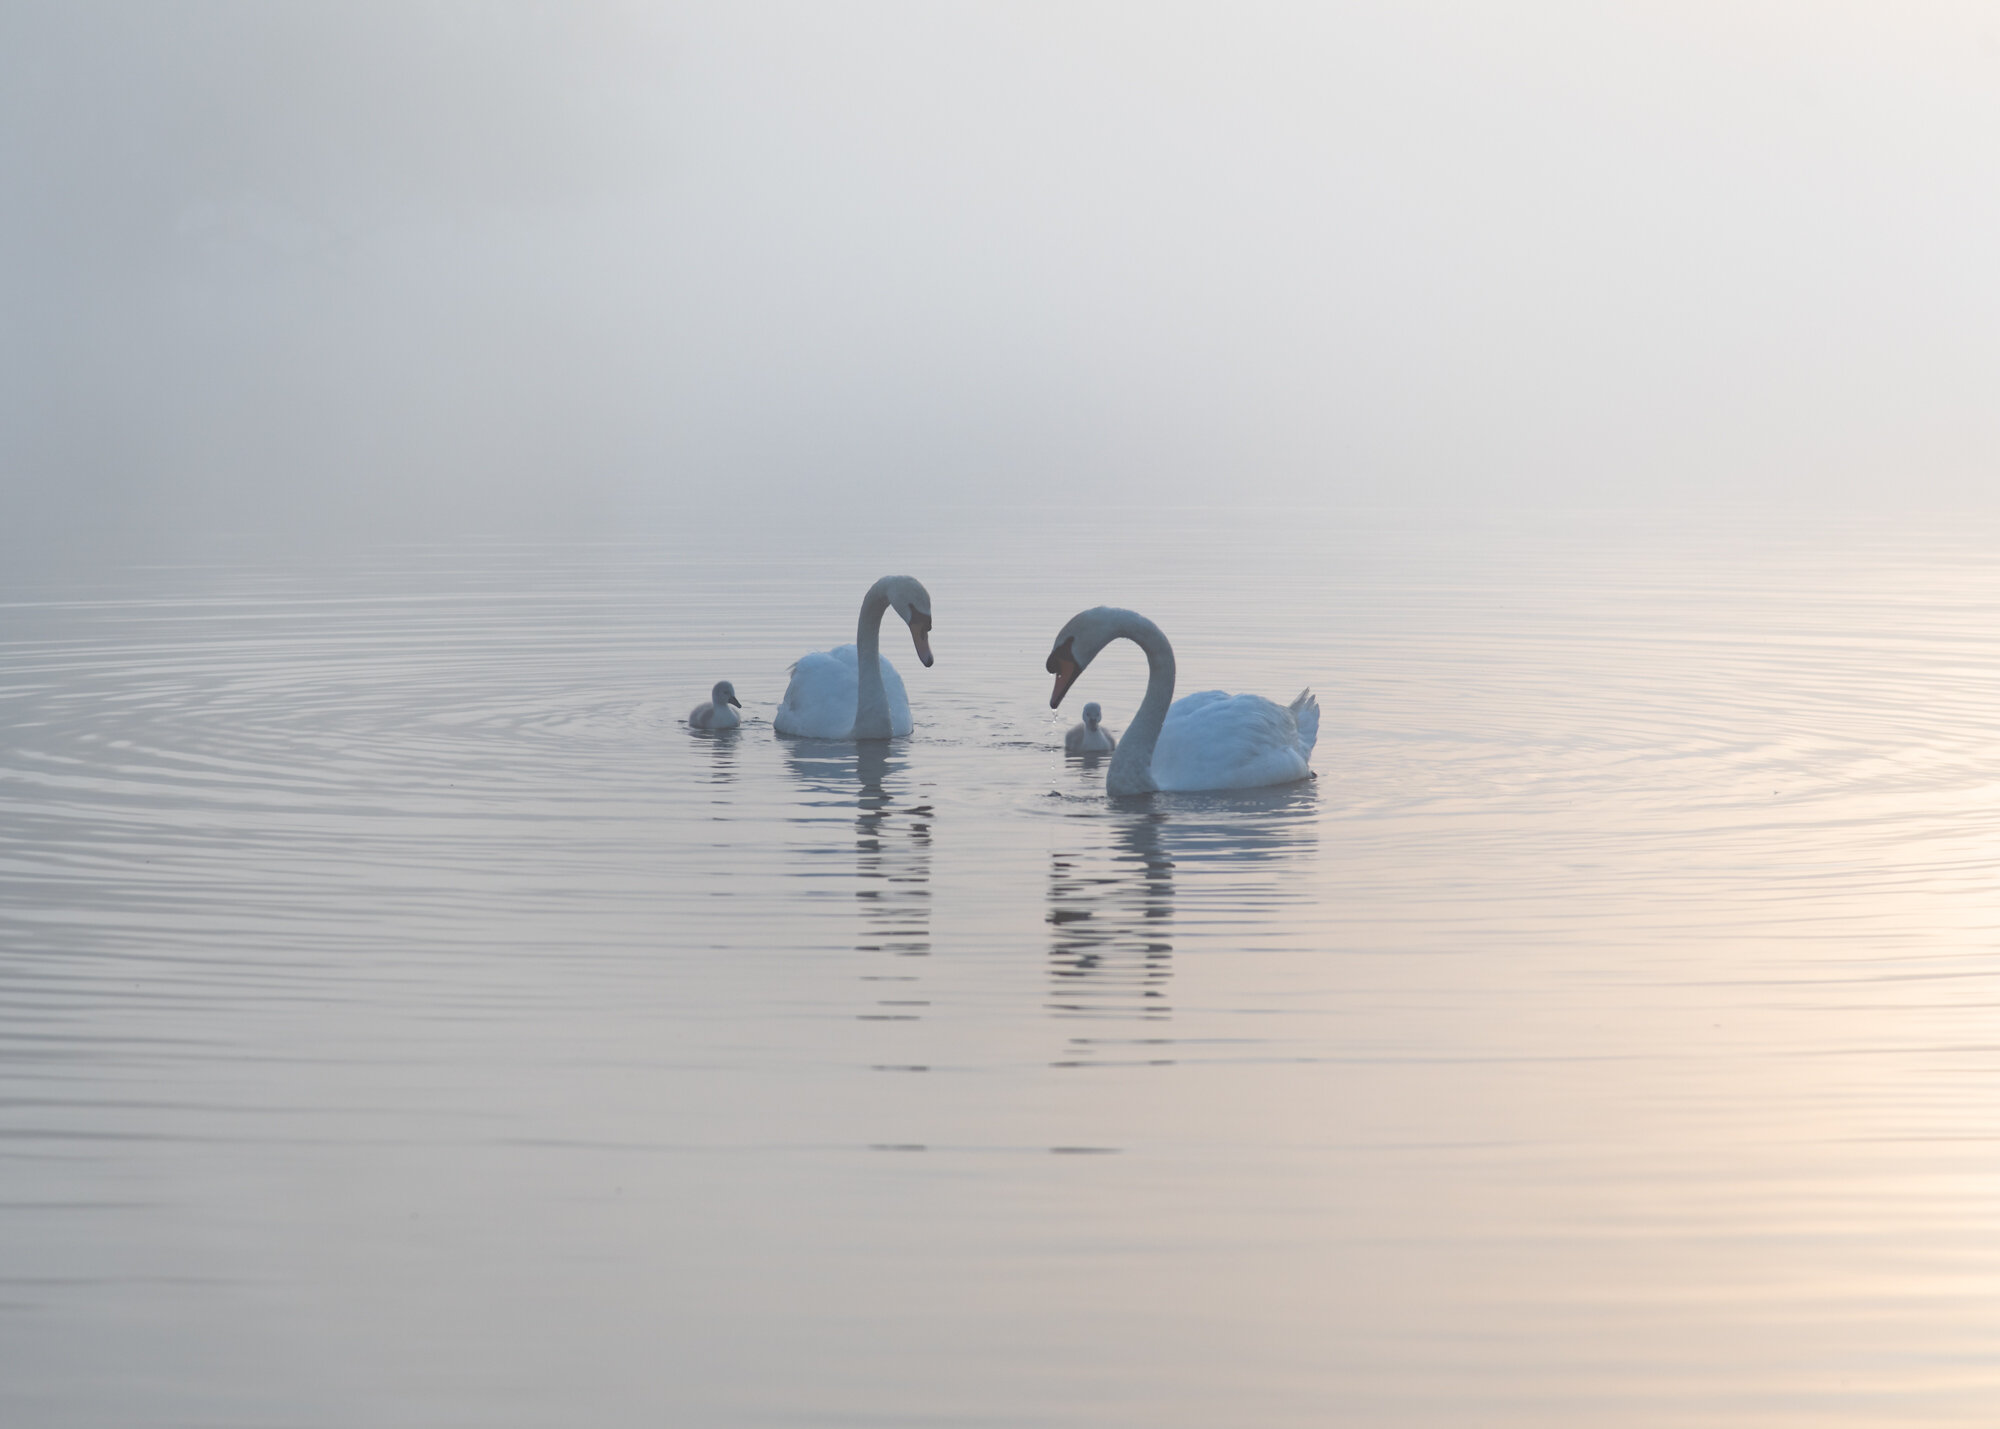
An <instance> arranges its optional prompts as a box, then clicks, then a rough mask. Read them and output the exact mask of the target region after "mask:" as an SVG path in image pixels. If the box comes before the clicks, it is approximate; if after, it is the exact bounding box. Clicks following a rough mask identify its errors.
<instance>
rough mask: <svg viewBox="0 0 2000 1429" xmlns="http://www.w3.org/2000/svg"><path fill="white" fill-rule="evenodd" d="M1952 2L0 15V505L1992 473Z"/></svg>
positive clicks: (1989, 79)
mask: <svg viewBox="0 0 2000 1429" xmlns="http://www.w3.org/2000/svg"><path fill="white" fill-rule="evenodd" d="M1996 135H2000V11H1996V10H1995V9H1994V8H1993V7H1991V6H1989V5H1977V4H1943V3H1934V4H1925V3H1906V4H1898V5H1893V6H1892V5H1887V4H1868V5H1862V4H1841V3H1831V0H1814V3H1769V0H1747V2H1746V0H1732V3H1687V0H1680V3H1659V4H1626V5H1618V6H1605V5H1601V4H1590V3H1574V4H1570V3H1560V0H1522V3H1515V4H1509V5H1504V6H1503V5H1493V4H1490V3H1448V2H1447V3H1429V4H1426V3H1381V4H1374V3H1369V4H1351V5H1337V4H1311V5H1298V6H1279V5H1262V6H1257V5H1244V4H1228V5H1222V4H1214V5H1205V6H1194V5H1185V4H1180V5H1174V4H1162V3H1148V4H1132V5H1118V6H1113V5H1089V4H1074V3H1063V4H1049V5H1034V4H1020V3H1009V4H1004V5H1002V4H992V5H979V6H975V5H952V4H943V3H928V2H927V3H911V4H906V5H883V4H838V5H834V4H825V3H807V4H798V5H768V4H746V3H728V4H720V3H718V4H715V5H710V6H699V7H684V6H675V5H641V4H633V5H615V6H614V5H595V6H593V5H576V4H561V5H557V4H548V5H514V6H503V5H497V4H485V3H471V2H470V0H466V3H451V4H445V3H435V4H411V3H407V0H397V3H385V4H357V3H353V0H338V3H288V4H284V5H277V6H272V5H265V4H252V3H243V4H195V3H171V4H127V5H101V4H91V3H77V0H60V3H47V4H41V3H25V0H13V3H10V4H9V5H7V6H6V7H4V9H0V245H4V247H0V482H4V488H0V489H4V492H5V495H6V504H7V506H8V507H9V508H11V509H12V512H13V519H12V521H11V522H10V524H11V525H12V526H13V528H14V530H15V533H16V536H17V538H18V536H19V533H20V532H22V531H34V530H38V529H42V528H44V527H47V528H50V529H53V528H56V527H63V526H76V525H77V524H78V523H83V524H86V525H87V524H88V523H90V522H92V521H99V520H113V521H122V522H126V523H131V522H158V523H164V524H176V523H178V524H183V525H193V526H200V525H204V524H212V523H217V522H221V523H225V524H227V523H249V524H253V525H254V524H258V523H270V524H274V525H287V524H312V523H340V522H345V521H355V520H360V521H363V522H368V523H374V524H378V525H380V524H385V523H387V524H393V523H395V522H397V521H400V520H402V519H404V518H405V517H407V518H408V519H409V520H410V521H411V522H412V523H413V525H417V526H422V527H425V528H426V529H454V528H465V529H473V528H478V527H483V526H496V525H497V526H507V525H518V524H521V523H536V522H541V521H545V520H548V519H552V518H557V517H561V518H567V517H568V516H569V515H570V514H571V513H573V512H578V511H580V512H581V513H582V515H581V516H580V517H578V518H577V519H580V520H583V521H586V522H588V521H602V520H612V521H617V522H621V523H622V522H629V521H639V522H644V521H649V520H658V519H665V518H668V517H670V516H672V514H673V513H675V512H676V511H679V510H683V509H685V508H689V507H692V508H696V509H699V508H703V507H705V506H708V505H712V504H716V503H728V502H731V501H735V500H739V499H743V498H744V497H745V496H746V495H747V494H752V493H754V494H755V497H756V499H758V500H765V501H768V500H774V499H783V500H787V501H791V502H795V503H800V504H804V505H806V506H810V505H811V504H813V503H819V502H846V501H855V500H877V499H880V500H909V499H920V500H928V501H933V502H937V503H940V504H945V503H951V504H962V503H968V502H974V503H976V502H978V501H982V500H987V499H996V500H1041V499H1050V500H1054V499H1064V500H1068V499H1073V498H1074V497H1075V495H1076V494H1077V493H1086V494H1087V495H1088V499H1091V500H1118V499H1130V500H1142V499H1162V500H1172V501H1200V500H1214V499H1251V500H1261V501H1268V502H1270V503H1273V504H1283V503H1286V502H1293V501H1314V502H1327V503H1360V504H1390V505H1404V504H1410V505H1420V506H1437V505H1458V504H1471V505H1485V506H1490V505H1496V504H1497V505H1502V506H1515V505H1529V506H1534V505H1573V504H1584V505H1599V504H1615V505H1634V504H1639V505H1650V504H1686V503H1691V502H1692V503H1703V502H1711V501H1724V502H1733V501H1749V502H1756V503H1763V504H1778V505H1784V504H1789V503H1802V504H1806V505H1813V506H1817V505H1820V504H1829V503H1830V504H1837V505H1859V506H1863V507H1868V506H1873V505H1887V506H1898V505H1905V504H1909V503H1916V504H1920V505H1921V504H1942V505H1964V504H1971V505H1981V504H1989V505H1990V504H1991V503H1992V502H1993V500H1994V493H1996V492H2000V480H1996V476H2000V472H1996V470H1995V468H1996V453H2000V401H1996V400H1995V394H1996V393H2000V145H1996V141H1995V137H1994V136H1996Z"/></svg>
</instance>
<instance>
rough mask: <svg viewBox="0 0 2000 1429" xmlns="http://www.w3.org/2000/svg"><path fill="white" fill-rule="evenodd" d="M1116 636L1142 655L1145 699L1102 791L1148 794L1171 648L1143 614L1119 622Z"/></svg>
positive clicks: (1170, 685)
mask: <svg viewBox="0 0 2000 1429" xmlns="http://www.w3.org/2000/svg"><path fill="white" fill-rule="evenodd" d="M1116 634H1117V635H1122V636H1124V637H1125V638H1126V639H1127V640H1130V641H1131V642H1132V643H1133V644H1134V645H1137V646H1138V647H1139V648H1140V649H1141V650H1143V651H1145V652H1146V669H1147V672H1148V679H1147V680H1146V698H1145V699H1143V700H1141V701H1140V702H1139V708H1138V710H1137V711H1136V712H1135V713H1134V714H1133V716H1132V722H1131V723H1130V724H1128V725H1126V726H1125V737H1124V738H1123V739H1121V740H1119V741H1118V748H1117V750H1116V752H1114V753H1113V754H1112V756H1111V768H1110V770H1109V771H1108V772H1107V773H1106V775H1105V777H1104V788H1105V791H1106V792H1107V793H1111V794H1150V793H1152V792H1153V791H1154V790H1155V789H1157V788H1159V787H1160V786H1159V785H1158V784H1155V783H1154V782H1153V746H1154V745H1156V744H1158V743H1159V742H1160V729H1161V727H1162V726H1164V725H1165V724H1166V722H1167V708H1168V706H1170V705H1172V704H1173V702H1174V647H1173V646H1172V645H1170V644H1168V643H1167V637H1166V635H1165V634H1164V633H1163V632H1162V631H1161V630H1160V627H1159V626H1157V625H1155V624H1153V622H1152V621H1150V620H1148V619H1146V617H1145V616H1143V615H1131V616H1128V618H1127V619H1125V620H1122V621H1120V622H1119V625H1118V628H1117V631H1116ZM1114 638H1115V636H1114Z"/></svg>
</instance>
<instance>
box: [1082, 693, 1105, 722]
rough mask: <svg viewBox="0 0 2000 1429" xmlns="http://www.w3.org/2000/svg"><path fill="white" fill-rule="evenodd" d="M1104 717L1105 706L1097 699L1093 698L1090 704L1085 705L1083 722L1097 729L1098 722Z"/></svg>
mask: <svg viewBox="0 0 2000 1429" xmlns="http://www.w3.org/2000/svg"><path fill="white" fill-rule="evenodd" d="M1103 718H1104V707H1103V706H1102V705H1100V704H1098V703H1097V701H1096V700H1092V701H1091V702H1090V703H1089V704H1087V705H1085V706H1084V707H1083V722H1084V723H1085V724H1087V725H1089V726H1090V727H1091V728H1092V729H1096V728H1097V722H1098V721H1099V720H1101V719H1103Z"/></svg>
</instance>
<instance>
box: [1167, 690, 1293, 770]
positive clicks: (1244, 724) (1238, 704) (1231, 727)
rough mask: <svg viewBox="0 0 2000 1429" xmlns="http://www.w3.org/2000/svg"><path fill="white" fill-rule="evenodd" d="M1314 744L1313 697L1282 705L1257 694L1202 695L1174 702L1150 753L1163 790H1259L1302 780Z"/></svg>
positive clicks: (1215, 693) (1213, 692) (1209, 693)
mask: <svg viewBox="0 0 2000 1429" xmlns="http://www.w3.org/2000/svg"><path fill="white" fill-rule="evenodd" d="M1318 739H1319V703H1318V702H1317V701H1316V700H1314V699H1313V697H1312V692H1311V691H1309V690H1308V691H1307V692H1305V693H1304V694H1301V695H1300V696H1299V697H1298V699H1296V700H1294V701H1293V702H1292V703H1291V704H1290V705H1289V706H1287V705H1280V704H1276V703H1273V702H1272V701H1270V700H1267V699H1265V698H1264V697H1263V696H1262V695H1231V694H1226V693H1224V692H1223V691H1221V690H1203V691H1201V692H1200V693H1199V694H1193V695H1187V696H1184V697H1183V698H1181V699H1178V700H1175V701H1174V703H1173V707H1172V708H1170V709H1169V710H1168V711H1167V721H1166V724H1165V725H1164V726H1162V727H1161V730H1160V741H1159V743H1158V744H1157V745H1155V746H1154V748H1153V780H1154V782H1155V783H1157V784H1158V785H1159V786H1160V788H1162V789H1181V790H1194V789H1261V788H1263V787H1264V786H1266V785H1269V784H1290V783H1292V782H1294V781H1296V780H1299V779H1305V778H1309V777H1310V776H1311V774H1312V767H1311V765H1310V764H1309V763H1308V762H1307V761H1308V759H1309V758H1310V756H1311V754H1312V747H1313V745H1314V744H1315V743H1317V742H1318Z"/></svg>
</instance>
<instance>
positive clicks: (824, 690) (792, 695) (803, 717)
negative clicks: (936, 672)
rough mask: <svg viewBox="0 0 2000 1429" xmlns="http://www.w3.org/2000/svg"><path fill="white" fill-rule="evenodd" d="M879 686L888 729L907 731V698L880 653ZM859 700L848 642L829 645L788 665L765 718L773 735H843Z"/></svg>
mask: <svg viewBox="0 0 2000 1429" xmlns="http://www.w3.org/2000/svg"><path fill="white" fill-rule="evenodd" d="M882 689H883V691H884V692H885V693H886V694H887V695H888V696H889V729H890V731H891V732H892V733H894V734H908V733H909V732H910V731H911V729H912V728H914V727H915V726H914V724H913V723H912V721H911V719H910V697H909V695H908V693H907V692H905V691H904V689H903V677H902V676H901V675H899V674H897V673H896V667H895V666H894V665H891V664H890V663H889V661H888V658H887V657H886V656H884V657H882ZM860 703H861V663H860V657H859V655H858V654H857V652H856V651H855V648H854V647H853V646H852V645H842V646H839V647H838V648H836V649H833V650H816V651H814V652H813V653H812V654H810V655H802V656H800V657H799V659H798V660H797V661H796V662H795V663H794V664H793V665H792V679H791V683H790V684H788V685H786V686H785V697H784V698H783V699H782V700H780V701H778V713H777V714H776V716H775V717H773V719H772V721H771V723H772V724H773V726H775V727H776V729H777V731H778V733H779V734H796V735H802V736H804V737H805V738H807V739H846V738H847V737H848V736H849V735H851V734H853V733H854V714H855V710H856V709H857V708H858V707H859V705H860Z"/></svg>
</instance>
